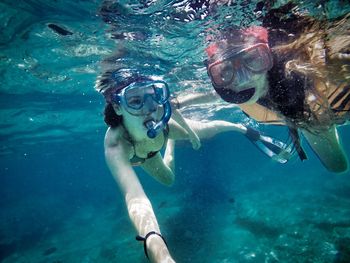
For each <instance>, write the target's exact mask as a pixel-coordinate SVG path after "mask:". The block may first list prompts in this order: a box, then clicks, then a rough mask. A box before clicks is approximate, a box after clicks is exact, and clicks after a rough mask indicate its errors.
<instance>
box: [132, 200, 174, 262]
mask: <svg viewBox="0 0 350 263" xmlns="http://www.w3.org/2000/svg"><path fill="white" fill-rule="evenodd" d="M126 203H127V209H128V212H129V217H130V219H131V221H132V223H133V224H134V226H135V228H136V230H137V232H138V233H139V236H141V237H146V236H147V234H148V233H150V232H152V231H154V232H156V233H158V234H161V233H160V230H159V226H158V222H157V219H156V217H155V214H154V212H153V208H152V205H151V203H150V201H149V200H148V198H147V197H146V196H145V195H144V196H140V197H137V198H135V197H133V198H128V196H126ZM143 242H146V244H144V246H145V249H146V253H147V254H146V255H148V257H149V259H150V260H151V262H156V263H163V262H164V263H165V262H174V260H173V259H172V258H171V256H170V253H169V251H168V248H167V245H166V243H165V242H164V240H163V239H162V238H161V237H160V236H159V235H156V234H152V235H149V237H148V238H147V239H146V240H144V241H143Z"/></svg>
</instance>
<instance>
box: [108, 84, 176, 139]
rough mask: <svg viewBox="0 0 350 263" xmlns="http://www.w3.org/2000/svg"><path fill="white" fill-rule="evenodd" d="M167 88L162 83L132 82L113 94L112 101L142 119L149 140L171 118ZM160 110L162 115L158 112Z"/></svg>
mask: <svg viewBox="0 0 350 263" xmlns="http://www.w3.org/2000/svg"><path fill="white" fill-rule="evenodd" d="M168 99H169V88H168V85H167V84H166V83H165V82H163V81H143V82H134V83H131V84H130V85H128V86H127V87H125V88H124V89H122V90H121V92H119V93H117V94H115V98H114V101H115V103H117V104H118V105H120V106H121V107H122V108H123V109H124V110H125V111H126V112H127V113H128V114H130V115H131V116H133V117H136V118H137V117H142V119H143V125H144V126H145V127H146V128H147V130H148V131H147V135H148V137H149V138H154V137H156V136H157V135H158V133H159V132H160V131H161V130H163V129H164V127H165V126H166V125H167V123H168V121H169V119H170V116H171V106H170V103H169V100H168ZM160 108H162V112H163V115H162V116H161V117H159V116H158V115H159V112H160V111H158V110H159V109H160Z"/></svg>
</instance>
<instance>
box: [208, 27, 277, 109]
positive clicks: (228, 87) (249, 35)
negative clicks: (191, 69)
mask: <svg viewBox="0 0 350 263" xmlns="http://www.w3.org/2000/svg"><path fill="white" fill-rule="evenodd" d="M267 39H268V35H267V30H266V29H265V28H263V27H258V26H254V27H250V28H247V29H245V30H238V29H237V30H233V31H231V32H230V34H229V35H228V36H225V35H223V39H221V40H219V41H218V42H216V43H214V44H212V45H210V46H209V47H208V48H207V49H206V52H207V54H208V57H209V59H208V61H207V62H206V66H207V72H208V75H209V77H210V79H211V82H212V84H213V87H214V89H215V90H216V91H217V93H218V94H219V95H220V96H221V97H222V99H224V100H225V101H227V102H230V103H236V104H241V103H245V102H247V101H249V99H251V98H252V96H253V95H254V94H255V89H254V88H250V89H245V90H242V91H240V92H235V91H234V90H233V89H232V86H235V85H238V84H240V83H242V82H244V81H247V80H248V79H249V78H250V77H251V74H259V73H264V72H267V71H268V70H270V69H271V68H272V65H273V61H272V56H271V51H270V49H269V46H268V44H267V41H268V40H267Z"/></svg>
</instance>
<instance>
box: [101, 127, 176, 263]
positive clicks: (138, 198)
mask: <svg viewBox="0 0 350 263" xmlns="http://www.w3.org/2000/svg"><path fill="white" fill-rule="evenodd" d="M120 132H121V131H120V130H119V131H118V129H108V131H107V133H106V136H105V157H106V162H107V165H108V167H109V169H110V171H111V173H112V175H113V177H114V179H115V180H116V181H117V183H118V185H119V188H120V189H121V191H122V194H123V196H124V197H125V202H126V207H127V210H128V213H129V217H130V219H131V221H132V223H133V225H134V226H135V228H136V230H137V232H138V234H139V236H141V237H146V236H147V234H149V233H151V234H150V235H148V238H147V240H145V241H144V242H146V244H145V247H146V250H147V252H148V256H149V259H150V260H151V262H155V263H172V262H175V261H174V260H173V259H172V258H171V256H170V253H169V251H168V248H167V246H166V244H165V243H164V241H163V239H162V238H161V237H160V236H159V235H158V234H160V229H159V226H158V222H157V219H156V217H155V214H154V212H153V208H152V205H151V203H150V201H149V199H148V198H147V196H146V194H145V192H144V191H143V188H142V186H141V184H140V181H139V179H138V177H137V175H136V173H135V172H134V170H133V168H132V166H131V164H130V162H129V158H128V157H129V152H130V146H129V145H128V144H127V142H125V141H124V140H122V139H121V135H120ZM152 231H154V232H156V233H158V234H152Z"/></svg>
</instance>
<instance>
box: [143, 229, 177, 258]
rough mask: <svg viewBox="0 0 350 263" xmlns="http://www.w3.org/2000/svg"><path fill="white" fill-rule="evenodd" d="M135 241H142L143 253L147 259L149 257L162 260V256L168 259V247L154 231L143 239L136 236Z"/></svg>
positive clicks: (162, 238)
mask: <svg viewBox="0 0 350 263" xmlns="http://www.w3.org/2000/svg"><path fill="white" fill-rule="evenodd" d="M136 240H138V241H143V248H144V252H145V255H146V257H147V258H148V259H149V255H150V256H151V258H159V257H160V258H162V257H163V255H164V256H166V257H170V255H169V251H168V245H167V243H166V241H165V239H164V237H163V236H162V235H161V234H159V233H157V232H155V231H150V232H148V233H147V234H146V235H145V237H142V236H139V235H138V236H136Z"/></svg>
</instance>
